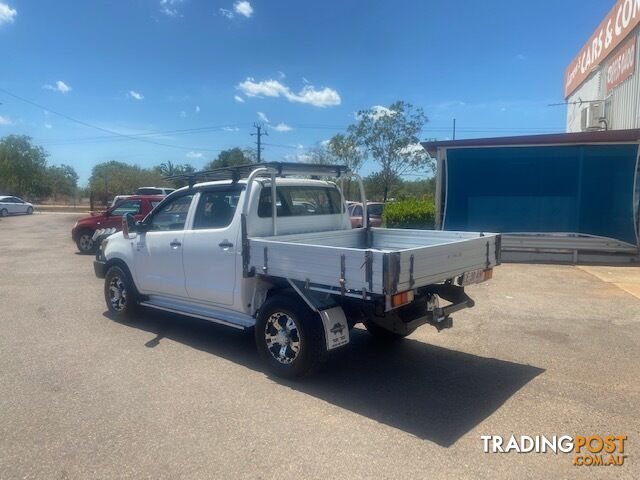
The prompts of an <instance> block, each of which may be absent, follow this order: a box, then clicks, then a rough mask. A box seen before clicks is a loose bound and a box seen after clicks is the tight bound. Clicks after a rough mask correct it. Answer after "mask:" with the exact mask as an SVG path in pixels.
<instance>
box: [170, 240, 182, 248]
mask: <svg viewBox="0 0 640 480" xmlns="http://www.w3.org/2000/svg"><path fill="white" fill-rule="evenodd" d="M169 245H170V246H171V248H178V247H181V246H182V243H180V242H179V241H178V240H174V241H173V242H171V243H170V244H169Z"/></svg>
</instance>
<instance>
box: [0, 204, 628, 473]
mask: <svg viewBox="0 0 640 480" xmlns="http://www.w3.org/2000/svg"><path fill="white" fill-rule="evenodd" d="M75 218H76V216H74V215H73V214H70V215H64V214H57V215H53V214H46V213H43V214H41V215H34V216H30V217H10V218H4V219H2V220H0V272H2V275H1V280H0V285H1V287H0V332H1V334H0V366H1V368H0V478H2V479H5V478H6V479H12V478H46V479H67V478H69V479H72V478H73V479H75V478H79V479H84V478H92V479H93V478H154V479H158V478H171V479H178V478H225V479H227V478H283V477H284V478H301V477H302V478H349V479H354V478H403V479H407V478H570V477H575V478H581V477H605V476H613V475H615V476H616V477H619V478H639V477H640V469H639V468H638V466H637V465H638V463H639V462H640V449H639V448H638V438H639V435H640V411H639V410H640V386H639V382H638V378H639V375H638V367H639V366H640V348H639V347H640V345H639V343H640V300H639V299H638V298H636V297H635V296H634V295H633V294H632V293H630V292H633V291H634V289H633V288H631V287H629V288H626V289H624V288H621V287H620V285H622V284H624V285H626V286H627V287H628V286H629V285H632V286H633V285H634V284H635V285H636V286H637V285H638V284H640V272H639V271H638V270H637V269H630V270H623V269H621V267H618V268H609V269H607V271H606V272H604V273H603V272H596V271H589V270H588V269H587V270H585V269H581V268H575V267H571V266H550V265H503V266H501V267H500V268H498V269H496V271H495V274H494V279H493V280H492V281H490V282H488V283H486V284H482V285H477V286H474V287H472V288H470V289H469V291H470V294H471V296H472V297H473V298H474V299H475V300H476V307H475V308H473V309H470V310H467V311H463V312H459V313H458V314H456V315H455V318H454V328H453V329H451V330H448V331H444V332H441V333H437V332H436V331H435V329H433V328H431V327H422V328H421V329H419V330H418V331H417V332H416V333H414V334H413V335H411V336H410V337H409V338H408V339H406V340H405V341H404V342H402V343H401V344H400V345H398V346H396V347H393V348H381V347H379V346H376V344H375V343H374V342H372V340H371V338H370V337H369V336H368V335H367V333H366V332H364V331H362V330H360V329H356V330H354V332H353V335H352V344H351V345H350V347H349V348H347V349H343V350H341V351H339V352H337V353H336V354H335V355H333V356H332V358H331V359H330V361H329V362H328V363H327V364H326V365H325V367H324V368H323V369H322V370H321V371H320V372H318V373H317V374H316V375H315V376H313V377H312V378H309V379H307V380H305V381H303V382H297V383H293V382H286V381H282V380H279V379H277V378H273V377H272V376H270V375H269V374H268V373H267V372H266V371H265V370H264V368H263V366H262V364H261V363H260V361H259V359H258V356H257V353H256V351H255V348H254V346H253V340H252V337H251V335H250V334H246V333H242V332H237V331H234V330H230V329H226V328H224V327H220V326H217V325H213V324H208V323H206V322H202V321H196V320H191V319H186V318H181V317H177V316H171V315H165V314H159V313H156V312H151V311H149V312H146V313H143V314H142V315H141V316H140V318H138V319H137V320H136V321H134V322H131V323H120V322H117V321H114V320H112V319H110V318H109V317H108V316H107V315H106V313H105V312H106V308H105V305H104V300H103V297H102V281H101V280H99V279H97V278H95V276H94V274H93V269H92V258H91V257H87V256H82V255H79V254H77V253H76V249H75V245H74V244H73V243H72V241H71V238H70V230H71V226H72V224H73V222H74V221H75ZM594 272H595V273H594ZM607 272H609V274H610V275H614V276H615V275H618V274H620V275H621V277H623V280H622V281H621V282H622V283H620V285H618V284H617V283H616V282H614V281H610V280H608V277H607ZM611 272H613V273H611ZM581 433H586V434H590V433H601V434H607V433H617V434H626V435H628V437H629V440H628V442H627V445H626V450H625V453H626V454H628V457H627V458H626V463H625V465H624V466H622V467H576V466H573V465H572V458H573V457H572V455H567V454H558V455H554V454H549V453H547V454H517V453H506V454H486V453H484V452H483V448H482V441H481V439H480V436H481V435H503V436H509V435H511V434H516V435H536V434H546V435H562V434H568V435H574V434H581Z"/></svg>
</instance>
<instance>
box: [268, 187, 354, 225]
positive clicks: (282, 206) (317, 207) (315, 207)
mask: <svg viewBox="0 0 640 480" xmlns="http://www.w3.org/2000/svg"><path fill="white" fill-rule="evenodd" d="M276 193H277V200H276V207H277V213H276V214H277V215H278V216H279V217H297V216H307V215H335V214H340V213H342V208H341V203H340V193H339V192H338V190H337V189H336V188H333V187H315V186H308V187H307V186H299V187H298V186H290V187H289V186H283V187H277V188H276ZM258 216H259V217H271V188H270V187H264V188H263V189H262V191H261V192H260V201H259V204H258Z"/></svg>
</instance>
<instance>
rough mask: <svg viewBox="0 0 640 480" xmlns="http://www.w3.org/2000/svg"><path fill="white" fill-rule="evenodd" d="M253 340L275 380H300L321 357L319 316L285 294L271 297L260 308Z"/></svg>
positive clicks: (320, 362)
mask: <svg viewBox="0 0 640 480" xmlns="http://www.w3.org/2000/svg"><path fill="white" fill-rule="evenodd" d="M255 339H256V345H257V347H258V352H259V353H260V356H261V357H262V359H263V360H265V361H266V362H267V364H268V365H269V367H270V368H271V370H272V371H273V372H274V373H275V374H276V375H278V376H279V377H283V378H301V377H304V376H305V375H308V374H309V373H311V372H312V371H314V370H316V369H317V368H318V367H319V366H320V365H321V364H322V361H323V360H324V357H325V344H324V331H323V329H322V322H321V320H320V318H319V316H318V315H317V314H316V313H314V312H312V311H311V310H310V309H309V308H307V306H306V305H302V304H301V302H296V301H294V300H293V299H292V298H290V297H288V296H286V295H275V296H273V297H271V298H269V299H268V300H267V301H266V302H265V304H264V305H263V306H262V308H261V309H260V313H259V314H258V318H257V319H256V326H255Z"/></svg>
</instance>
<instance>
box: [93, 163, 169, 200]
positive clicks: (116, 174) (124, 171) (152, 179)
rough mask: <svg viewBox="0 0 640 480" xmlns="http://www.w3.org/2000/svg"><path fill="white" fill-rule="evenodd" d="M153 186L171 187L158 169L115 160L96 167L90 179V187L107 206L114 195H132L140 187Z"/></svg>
mask: <svg viewBox="0 0 640 480" xmlns="http://www.w3.org/2000/svg"><path fill="white" fill-rule="evenodd" d="M151 186H153V187H162V186H167V187H168V186H170V185H169V183H168V182H167V181H166V180H165V179H164V178H163V176H162V174H161V173H160V172H159V171H158V170H156V169H146V168H140V167H139V166H137V165H129V164H127V163H123V162H118V161H115V160H112V161H110V162H104V163H99V164H97V165H95V166H94V167H93V169H92V170H91V177H89V187H90V188H91V190H92V191H93V192H94V193H95V194H96V195H97V196H98V197H99V198H101V199H102V201H103V202H104V204H105V205H106V204H107V202H108V201H109V199H110V198H111V197H113V196H114V195H126V194H131V193H134V192H135V191H136V189H138V188H139V187H151Z"/></svg>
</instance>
